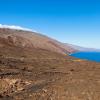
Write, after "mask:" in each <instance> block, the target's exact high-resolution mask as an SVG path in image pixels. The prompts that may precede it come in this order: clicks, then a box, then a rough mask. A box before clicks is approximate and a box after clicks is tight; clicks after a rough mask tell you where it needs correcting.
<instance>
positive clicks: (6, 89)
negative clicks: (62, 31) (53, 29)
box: [0, 29, 100, 100]
mask: <svg viewBox="0 0 100 100" xmlns="http://www.w3.org/2000/svg"><path fill="white" fill-rule="evenodd" d="M75 51H76V50H74V49H72V48H69V46H65V45H62V43H60V42H58V41H56V40H54V39H51V38H49V37H46V36H44V35H41V34H38V33H34V32H28V31H22V30H12V29H0V100H100V64H99V63H95V62H89V61H85V60H81V59H76V58H73V57H70V56H68V55H66V54H67V53H70V52H75Z"/></svg>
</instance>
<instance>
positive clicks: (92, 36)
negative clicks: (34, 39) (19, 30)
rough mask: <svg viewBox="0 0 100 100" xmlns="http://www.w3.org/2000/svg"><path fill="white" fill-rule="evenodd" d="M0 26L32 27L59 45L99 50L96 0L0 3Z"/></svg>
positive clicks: (99, 5)
mask: <svg viewBox="0 0 100 100" xmlns="http://www.w3.org/2000/svg"><path fill="white" fill-rule="evenodd" d="M0 24H8V25H19V26H23V27H27V28H32V29H34V30H36V31H38V32H40V33H43V34H45V35H47V36H50V37H53V38H54V39H57V40H59V41H61V42H65V43H70V44H76V45H80V46H85V47H93V48H100V0H0Z"/></svg>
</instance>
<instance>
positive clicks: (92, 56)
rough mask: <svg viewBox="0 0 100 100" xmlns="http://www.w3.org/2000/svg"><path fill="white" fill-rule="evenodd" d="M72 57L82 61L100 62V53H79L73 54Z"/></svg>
mask: <svg viewBox="0 0 100 100" xmlns="http://www.w3.org/2000/svg"><path fill="white" fill-rule="evenodd" d="M70 56H73V57H76V58H80V59H85V60H90V61H95V62H100V52H77V53H73V54H71V55H70Z"/></svg>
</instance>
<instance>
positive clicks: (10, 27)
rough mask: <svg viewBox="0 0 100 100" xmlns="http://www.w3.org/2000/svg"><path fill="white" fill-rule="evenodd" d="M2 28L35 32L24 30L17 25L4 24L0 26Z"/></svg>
mask: <svg viewBox="0 0 100 100" xmlns="http://www.w3.org/2000/svg"><path fill="white" fill-rule="evenodd" d="M0 28H9V29H16V30H25V31H33V30H32V29H29V28H24V27H21V26H15V25H3V24H0Z"/></svg>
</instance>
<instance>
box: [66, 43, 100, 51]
mask: <svg viewBox="0 0 100 100" xmlns="http://www.w3.org/2000/svg"><path fill="white" fill-rule="evenodd" d="M65 45H67V46H69V47H71V48H73V49H75V50H77V51H83V52H100V49H95V48H86V47H81V46H77V45H73V44H68V43H65Z"/></svg>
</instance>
